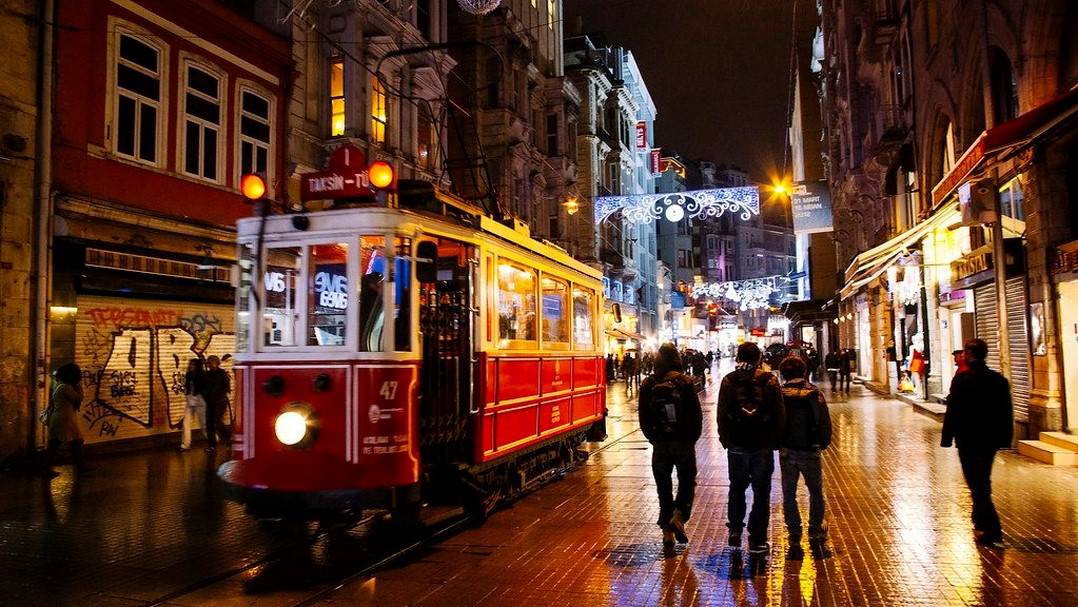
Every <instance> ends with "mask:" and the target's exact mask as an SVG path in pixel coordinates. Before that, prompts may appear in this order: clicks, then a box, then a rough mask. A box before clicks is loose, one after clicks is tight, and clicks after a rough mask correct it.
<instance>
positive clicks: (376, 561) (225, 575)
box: [143, 429, 639, 607]
mask: <svg viewBox="0 0 1078 607" xmlns="http://www.w3.org/2000/svg"><path fill="white" fill-rule="evenodd" d="M637 432H639V430H638V429H634V430H631V431H629V432H626V433H625V434H623V435H621V436H619V437H617V438H615V439H613V440H608V441H606V442H604V443H603V444H602V445H601V446H599V447H597V448H596V449H594V450H591V451H589V452H588V455H589V457H590V456H591V455H594V454H596V453H601V452H603V451H606V450H607V449H610V448H611V447H613V446H615V445H617V444H618V443H620V442H622V441H624V440H625V439H627V438H629V437H631V436H633V435H634V434H636V433H637ZM574 468H575V466H574ZM572 469H573V468H567V469H560V470H552V471H550V472H551V473H550V474H549V475H547V477H546V478H544V479H543V481H542V482H539V483H537V484H536V485H535V486H534V487H531V488H530V489H529V490H527V491H525V492H524V493H522V494H520V495H518V496H516V497H515V498H514V499H513V500H512V501H515V500H516V499H520V498H522V497H524V496H526V495H528V494H529V493H532V492H534V491H537V490H539V489H541V488H542V487H545V486H546V485H547V484H549V483H550V482H552V481H553V480H555V479H557V478H560V477H561V476H564V475H565V474H567V473H568V472H570V471H571V470H572ZM512 501H510V502H509V503H510V504H511V503H512ZM383 516H384V513H381V512H379V513H376V514H371V515H368V516H365V517H363V518H362V519H360V520H359V521H358V522H356V523H355V524H354V525H351V526H350V527H349V528H348V529H347V530H344V532H345V533H349V534H351V533H354V532H356V531H357V530H360V529H362V528H363V527H364V526H369V527H373V526H374V525H377V524H378V523H379V522H380V519H382V518H383ZM477 520H478V517H477V516H476V515H468V514H463V513H462V514H460V515H455V516H454V515H451V516H447V517H445V518H444V519H443V520H440V521H439V522H438V523H437V524H435V525H433V526H432V527H430V528H428V529H426V530H425V531H424V532H423V533H422V534H420V535H419V536H417V537H415V538H410V539H408V540H407V541H405V542H404V543H403V545H401V546H397V547H393V548H391V549H390V550H388V551H385V552H383V553H378V554H374V555H372V556H371V557H370V558H369V559H367V560H366V561H365V562H361V563H358V568H357V569H354V570H352V571H349V572H346V573H343V574H341V575H336V576H333V579H332V580H330V581H326V582H323V583H317V584H313V585H312V587H311V588H310V594H308V595H307V596H304V597H303V598H302V599H300V600H299V601H297V602H295V603H291V604H292V605H293V606H294V607H310V606H312V605H315V604H317V603H318V602H320V601H322V600H324V599H326V598H328V597H330V596H332V595H334V594H336V593H337V592H340V591H341V590H342V589H343V588H345V587H347V586H348V585H349V584H351V583H353V582H356V581H358V580H362V579H364V578H367V577H370V576H371V575H373V574H375V573H377V572H378V571H381V570H383V569H385V568H386V567H389V566H391V565H394V564H396V563H400V562H404V561H407V560H408V559H409V558H410V557H412V556H414V555H415V554H417V553H418V552H419V551H421V550H423V549H424V548H425V547H428V546H430V545H432V544H435V543H437V542H439V541H442V540H444V539H446V538H449V537H452V536H453V535H455V534H456V533H458V532H460V531H461V530H463V529H466V528H468V527H469V526H471V525H474V524H476V522H477ZM339 531H340V530H329V529H320V530H318V531H317V532H315V533H312V534H310V535H309V536H306V537H304V538H303V539H298V538H297V539H296V540H294V541H292V542H290V543H288V544H286V545H282V546H279V547H277V548H276V549H272V550H269V551H267V553H266V554H264V555H263V556H261V557H260V558H258V559H255V560H253V561H251V562H249V563H246V564H244V565H242V566H239V567H234V568H232V569H228V570H226V571H221V572H219V573H216V574H214V575H210V576H207V577H204V578H202V579H200V580H198V581H196V582H193V583H191V584H188V585H186V586H183V587H181V588H177V589H175V590H172V591H170V592H167V593H165V594H162V595H160V596H158V597H155V598H153V599H151V600H149V601H146V602H145V603H143V605H144V606H145V607H162V606H164V605H167V604H170V603H175V602H180V603H183V602H184V601H183V600H182V599H184V598H185V597H191V596H193V595H196V594H200V593H207V592H212V590H213V588H214V587H215V586H221V587H225V586H232V585H235V584H236V581H237V580H238V579H240V578H242V577H243V576H246V575H248V574H250V573H251V572H252V571H255V570H259V569H261V568H268V567H272V566H274V565H279V564H282V563H286V562H288V560H289V559H290V558H294V557H295V556H296V555H297V554H298V553H299V551H310V550H311V549H312V548H314V547H315V546H316V544H318V543H319V542H324V541H328V540H329V539H330V535H331V534H332V533H335V532H339ZM359 539H368V538H359ZM245 591H246V590H245ZM251 594H253V595H257V594H260V593H259V592H251ZM266 594H267V595H271V594H272V590H270V591H267V592H266Z"/></svg>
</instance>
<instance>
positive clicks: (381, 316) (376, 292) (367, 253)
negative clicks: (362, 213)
mask: <svg viewBox="0 0 1078 607" xmlns="http://www.w3.org/2000/svg"><path fill="white" fill-rule="evenodd" d="M385 274H386V256H385V238H383V237H381V236H363V237H361V238H360V239H359V275H360V279H359V351H360V352H381V351H382V334H383V332H384V328H385V313H384V310H385V299H384V298H383V296H382V290H383V288H384V285H385Z"/></svg>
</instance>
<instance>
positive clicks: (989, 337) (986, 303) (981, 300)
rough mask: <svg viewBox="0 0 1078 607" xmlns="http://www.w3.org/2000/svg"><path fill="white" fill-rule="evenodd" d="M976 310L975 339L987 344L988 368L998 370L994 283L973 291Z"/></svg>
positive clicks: (997, 335) (997, 326)
mask: <svg viewBox="0 0 1078 607" xmlns="http://www.w3.org/2000/svg"><path fill="white" fill-rule="evenodd" d="M973 303H974V307H975V309H976V312H975V314H974V320H975V323H976V326H977V337H978V338H980V339H983V340H984V341H985V342H986V343H987V344H988V366H989V368H992V369H999V321H998V320H997V318H998V316H997V314H996V283H995V282H990V283H988V284H986V285H981V286H979V287H976V288H975V289H974V290H973Z"/></svg>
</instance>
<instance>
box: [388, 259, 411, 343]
mask: <svg viewBox="0 0 1078 607" xmlns="http://www.w3.org/2000/svg"><path fill="white" fill-rule="evenodd" d="M394 242H395V243H396V244H395V245H394V248H395V250H396V257H395V258H394V263H393V269H394V272H393V280H394V286H395V287H396V290H397V291H396V300H395V301H396V307H397V309H396V310H395V311H394V314H393V327H394V329H393V333H394V339H395V340H396V348H395V349H396V350H397V352H410V351H411V350H412V261H411V260H410V259H401V258H402V257H411V255H412V240H411V239H410V238H398V239H396V241H394Z"/></svg>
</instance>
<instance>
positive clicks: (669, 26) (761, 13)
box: [564, 0, 793, 182]
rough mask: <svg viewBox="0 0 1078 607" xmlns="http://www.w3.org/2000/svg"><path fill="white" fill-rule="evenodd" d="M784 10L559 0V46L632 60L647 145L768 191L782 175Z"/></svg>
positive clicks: (686, 0)
mask: <svg viewBox="0 0 1078 607" xmlns="http://www.w3.org/2000/svg"><path fill="white" fill-rule="evenodd" d="M792 2H793V0H564V7H565V18H566V21H565V35H566V37H568V36H571V35H574V34H577V33H581V30H580V25H581V24H582V25H583V33H586V34H592V33H600V34H602V35H603V36H604V37H605V39H606V42H607V43H609V44H613V45H619V46H623V47H625V48H627V49H629V50H631V51H632V52H633V55H634V56H635V57H636V61H637V63H638V64H639V65H640V69H641V72H643V76H644V82H645V83H646V84H647V87H648V90H649V91H650V92H651V96H652V98H653V99H654V100H655V105H656V107H657V108H658V111H659V116H658V120H657V121H656V125H655V141H656V144H657V145H659V146H661V147H663V148H666V149H672V150H676V151H678V152H679V153H681V154H682V155H683V156H687V157H689V158H693V159H703V160H711V161H713V162H716V163H725V164H735V165H738V166H740V167H742V168H743V169H745V170H747V171H748V172H749V174H750V175H751V176H752V177H753V178H754V179H757V180H760V181H764V182H769V181H770V177H771V176H772V175H777V174H778V173H779V169H780V168H781V166H782V156H783V142H784V140H785V135H784V130H785V122H786V115H785V114H786V109H785V108H786V105H787V97H788V95H789V94H790V92H789V84H788V83H789V78H790V76H789V74H790V41H791V22H792V18H793V14H792V10H793V6H792Z"/></svg>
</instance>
